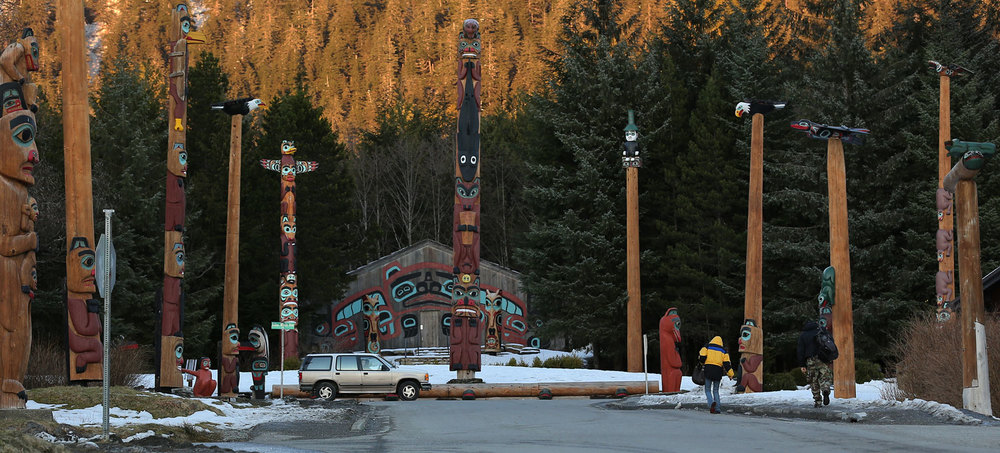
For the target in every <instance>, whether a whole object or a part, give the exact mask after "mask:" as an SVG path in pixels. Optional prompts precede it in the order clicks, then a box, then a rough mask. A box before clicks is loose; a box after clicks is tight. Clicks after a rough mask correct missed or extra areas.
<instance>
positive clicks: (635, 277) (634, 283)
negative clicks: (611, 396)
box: [625, 167, 642, 373]
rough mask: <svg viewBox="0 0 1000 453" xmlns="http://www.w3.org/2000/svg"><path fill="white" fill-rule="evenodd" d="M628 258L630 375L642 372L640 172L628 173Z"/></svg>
mask: <svg viewBox="0 0 1000 453" xmlns="http://www.w3.org/2000/svg"><path fill="white" fill-rule="evenodd" d="M625 231H626V242H625V258H626V267H627V268H628V277H627V282H628V313H627V318H628V371H630V372H632V373H637V372H642V300H641V293H640V288H639V169H638V168H637V167H628V168H626V169H625Z"/></svg>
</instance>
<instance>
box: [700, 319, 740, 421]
mask: <svg viewBox="0 0 1000 453" xmlns="http://www.w3.org/2000/svg"><path fill="white" fill-rule="evenodd" d="M698 361H700V362H701V364H702V365H704V366H705V399H707V400H708V411H709V412H711V413H713V414H720V413H722V401H720V400H719V386H720V385H721V384H722V375H723V374H725V375H727V376H729V379H732V378H733V375H734V373H733V364H732V363H731V362H730V361H729V353H727V352H726V348H724V347H723V346H722V337H720V336H718V335H716V336H715V337H714V338H712V341H709V342H708V344H706V345H705V346H704V347H702V348H701V351H699V352H698Z"/></svg>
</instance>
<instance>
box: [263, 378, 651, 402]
mask: <svg viewBox="0 0 1000 453" xmlns="http://www.w3.org/2000/svg"><path fill="white" fill-rule="evenodd" d="M657 385H658V382H657V381H655V380H653V381H649V388H651V389H655V388H657ZM280 387H281V386H279V385H274V386H271V397H272V398H277V397H278V395H279V392H280V390H281V388H280ZM543 388H547V389H549V390H550V391H551V392H552V396H611V395H614V394H615V392H616V391H617V390H618V389H620V388H625V390H627V391H628V394H629V395H641V394H644V393H646V383H644V382H642V381H619V382H539V383H518V384H436V385H434V386H433V387H432V388H431V389H430V390H424V391H421V392H420V397H421V398H461V397H462V394H463V393H465V391H466V390H468V389H473V390H475V392H476V398H497V397H501V398H537V397H538V392H539V391H541V389H543ZM364 395H371V396H377V397H383V396H385V395H383V394H374V393H372V394H351V395H338V398H340V397H356V396H364ZM285 396H294V397H296V398H309V397H311V395H309V394H308V393H306V392H301V391H299V386H297V385H286V386H285Z"/></svg>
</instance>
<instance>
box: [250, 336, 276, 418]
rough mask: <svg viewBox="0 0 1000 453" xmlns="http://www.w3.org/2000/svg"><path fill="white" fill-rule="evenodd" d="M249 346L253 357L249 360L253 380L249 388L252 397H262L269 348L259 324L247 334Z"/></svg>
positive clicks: (268, 363) (268, 361) (268, 359)
mask: <svg viewBox="0 0 1000 453" xmlns="http://www.w3.org/2000/svg"><path fill="white" fill-rule="evenodd" d="M247 338H248V339H249V343H250V347H252V348H253V359H251V361H250V378H251V379H252V380H253V385H252V386H251V390H252V391H253V397H254V399H258V400H261V399H264V378H265V377H267V368H268V366H269V365H270V354H271V352H270V351H271V348H270V343H269V341H268V338H267V331H266V330H264V328H263V327H261V326H253V328H251V329H250V333H249V334H247Z"/></svg>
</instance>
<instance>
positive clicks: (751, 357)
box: [736, 318, 764, 393]
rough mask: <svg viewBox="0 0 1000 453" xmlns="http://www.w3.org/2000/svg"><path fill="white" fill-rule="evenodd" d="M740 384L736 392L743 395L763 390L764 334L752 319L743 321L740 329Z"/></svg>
mask: <svg viewBox="0 0 1000 453" xmlns="http://www.w3.org/2000/svg"><path fill="white" fill-rule="evenodd" d="M739 345H740V346H739V351H740V382H738V383H737V384H736V389H737V391H740V392H743V393H754V392H761V391H763V390H764V366H763V363H764V333H763V332H762V331H761V330H760V327H759V326H757V321H755V320H753V319H749V318H748V319H745V320H743V326H742V327H740V339H739Z"/></svg>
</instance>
